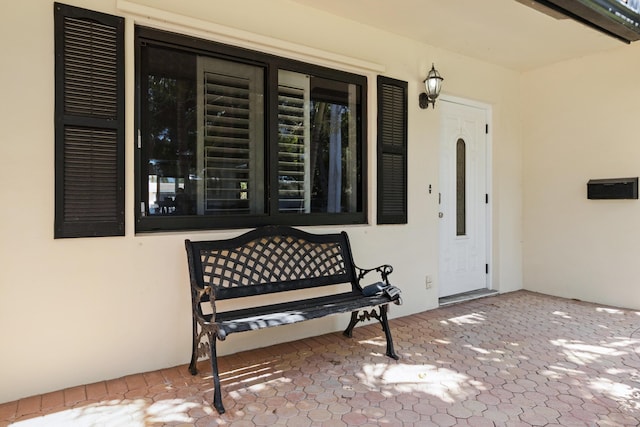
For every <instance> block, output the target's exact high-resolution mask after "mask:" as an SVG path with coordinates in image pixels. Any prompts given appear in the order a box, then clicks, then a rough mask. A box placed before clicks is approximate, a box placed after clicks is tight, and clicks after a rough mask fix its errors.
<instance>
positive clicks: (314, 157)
mask: <svg viewBox="0 0 640 427" xmlns="http://www.w3.org/2000/svg"><path fill="white" fill-rule="evenodd" d="M140 33H143V34H145V37H141V36H140ZM149 35H151V36H157V37H158V38H159V39H160V41H158V42H156V40H155V39H153V38H152V39H150V38H149ZM137 40H138V55H139V57H138V71H137V72H138V85H139V90H138V94H139V97H138V108H139V113H140V114H139V140H140V143H139V151H138V161H137V169H136V174H137V176H136V178H137V180H138V182H139V184H138V192H137V195H136V197H137V200H138V202H139V204H140V210H139V211H138V213H137V230H138V231H152V230H172V229H199V228H203V229H206V228H229V227H235V226H258V225H265V224H288V225H304V224H341V223H362V222H365V221H366V213H365V208H364V205H365V202H364V200H365V199H364V191H363V189H364V181H363V176H364V175H365V174H364V173H363V159H364V153H363V143H362V139H363V137H364V132H363V129H364V125H363V123H364V120H363V115H364V113H363V105H364V104H365V103H364V102H363V99H362V97H363V93H365V90H364V89H365V88H366V79H365V78H364V77H362V76H357V75H353V74H349V73H344V72H339V71H335V70H329V69H325V68H322V67H317V66H313V65H309V64H304V63H300V62H295V61H288V60H285V59H283V58H278V57H273V56H269V55H264V54H260V53H257V52H249V51H245V50H238V49H235V48H232V47H229V46H222V45H217V44H215V43H212V42H206V41H198V40H194V39H185V38H182V37H181V36H178V35H171V34H168V33H159V32H156V31H153V30H150V29H138V39H137ZM174 42H176V43H174ZM180 42H184V43H185V45H181V44H180ZM268 82H274V84H273V85H269V84H268ZM270 121H271V122H270Z"/></svg>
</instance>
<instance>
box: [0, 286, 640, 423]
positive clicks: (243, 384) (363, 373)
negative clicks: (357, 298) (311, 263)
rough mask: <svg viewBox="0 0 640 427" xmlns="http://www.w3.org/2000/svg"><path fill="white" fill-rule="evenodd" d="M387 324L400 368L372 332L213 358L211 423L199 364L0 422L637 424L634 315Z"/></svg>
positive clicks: (456, 308)
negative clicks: (216, 363) (216, 364)
mask: <svg viewBox="0 0 640 427" xmlns="http://www.w3.org/2000/svg"><path fill="white" fill-rule="evenodd" d="M391 328H392V331H393V335H394V340H395V344H396V350H397V352H398V354H399V355H400V360H399V361H393V360H391V359H389V358H387V357H385V356H384V355H383V353H384V349H385V340H384V336H383V334H382V332H381V331H380V328H379V326H377V325H369V326H365V327H361V328H357V329H356V330H355V331H354V338H353V339H351V340H350V339H347V338H345V337H343V336H342V335H341V334H340V333H334V334H328V335H323V336H319V337H315V338H309V339H305V340H300V341H295V342H292V343H288V344H282V345H276V346H272V347H268V348H265V349H260V350H254V351H248V352H243V353H239V354H235V355H231V356H226V357H222V358H221V360H220V369H221V375H222V382H223V400H224V403H225V406H226V409H227V413H225V414H224V415H222V416H219V415H218V414H217V413H216V412H215V411H214V410H213V409H212V408H211V406H210V405H209V402H210V400H211V398H212V389H211V379H210V376H209V372H210V371H209V369H208V367H207V362H206V361H205V362H204V363H202V364H201V365H200V366H201V373H200V374H198V375H197V376H195V377H192V376H191V375H190V374H189V373H188V371H187V367H186V365H183V366H178V367H175V368H171V369H165V370H161V371H155V372H148V373H144V374H139V375H132V376H128V377H124V378H120V379H116V380H110V381H104V382H100V383H95V384H89V385H85V386H79V387H74V388H70V389H66V390H61V391H58V392H54V393H48V394H44V395H41V396H34V397H30V398H27V399H22V400H19V401H16V402H9V403H5V404H1V405H0V426H7V425H12V426H21V427H33V426H57V425H61V426H147V425H148V426H161V425H170V426H177V425H180V426H181V425H185V426H187V425H189V426H191V425H198V426H216V425H226V426H254V425H283V426H284V425H286V426H380V425H395V426H401V425H402V426H404V425H406V426H410V425H415V426H612V427H613V426H616V427H618V426H638V425H640V421H639V420H640V311H633V310H625V309H618V308H613V307H605V306H601V305H597V304H588V303H583V302H578V301H574V300H567V299H562V298H555V297H550V296H546V295H541V294H536V293H531V292H527V291H518V292H513V293H509V294H505V295H500V296H494V297H489V298H483V299H479V300H475V301H469V302H465V303H461V304H456V305H452V306H448V307H446V308H440V309H437V310H431V311H428V312H424V313H420V314H416V315H412V316H408V317H403V318H399V319H393V320H392V321H391ZM283 331H286V329H284V328H283ZM222 345H224V343H223V344H222ZM185 351H188V349H185ZM5 385H6V384H5ZM5 385H3V386H5Z"/></svg>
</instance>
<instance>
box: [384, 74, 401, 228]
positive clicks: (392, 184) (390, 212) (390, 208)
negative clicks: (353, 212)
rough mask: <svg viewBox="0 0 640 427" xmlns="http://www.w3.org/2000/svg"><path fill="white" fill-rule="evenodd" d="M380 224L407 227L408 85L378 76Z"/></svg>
mask: <svg viewBox="0 0 640 427" xmlns="http://www.w3.org/2000/svg"><path fill="white" fill-rule="evenodd" d="M377 216H378V221H377V222H378V224H406V223H407V82H403V81H400V80H394V79H390V78H388V77H383V76H378V215H377Z"/></svg>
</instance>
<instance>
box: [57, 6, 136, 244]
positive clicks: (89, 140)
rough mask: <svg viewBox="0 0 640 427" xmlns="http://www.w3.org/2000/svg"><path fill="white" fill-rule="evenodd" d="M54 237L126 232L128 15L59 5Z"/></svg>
mask: <svg viewBox="0 0 640 427" xmlns="http://www.w3.org/2000/svg"><path fill="white" fill-rule="evenodd" d="M54 17H55V51H56V68H55V71H56V105H55V114H56V117H55V123H56V174H55V179H56V182H55V190H56V194H55V200H56V207H55V231H54V236H55V237H56V238H62V237H92V236H122V235H124V50H123V47H124V20H123V19H122V18H119V17H115V16H111V15H105V14H102V13H97V12H93V11H89V10H85V9H79V8H75V7H71V6H67V5H63V4H59V3H56V4H54Z"/></svg>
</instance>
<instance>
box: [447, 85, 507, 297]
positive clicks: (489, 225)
mask: <svg viewBox="0 0 640 427" xmlns="http://www.w3.org/2000/svg"><path fill="white" fill-rule="evenodd" d="M438 101H440V102H448V103H452V104H460V105H463V106H467V107H473V108H479V109H481V110H484V112H485V114H486V116H485V117H486V121H487V126H488V132H487V133H486V153H485V156H486V158H485V164H486V166H485V174H486V176H485V179H486V191H487V195H488V197H489V203H487V211H486V219H485V220H486V224H485V226H486V233H487V235H486V239H485V240H486V248H485V250H486V256H487V264H489V272H488V274H487V281H486V285H487V287H486V289H487V290H493V277H494V275H493V273H494V270H495V263H494V262H493V206H494V203H493V198H494V193H493V108H492V106H491V104H487V103H484V102H479V101H474V100H471V99H467V98H462V97H459V96H453V95H447V94H441V95H440V96H439V98H438ZM438 127H439V129H440V135H442V121H440V122H439V124H438ZM438 144H440V140H438ZM440 161H441V153H440V148H439V146H438V168H440V166H441V165H440ZM438 233H440V225H439V223H438ZM439 241H440V239H438V242H439ZM441 256H442V248H441V247H440V244H439V243H438V267H439V266H440V257H441Z"/></svg>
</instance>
